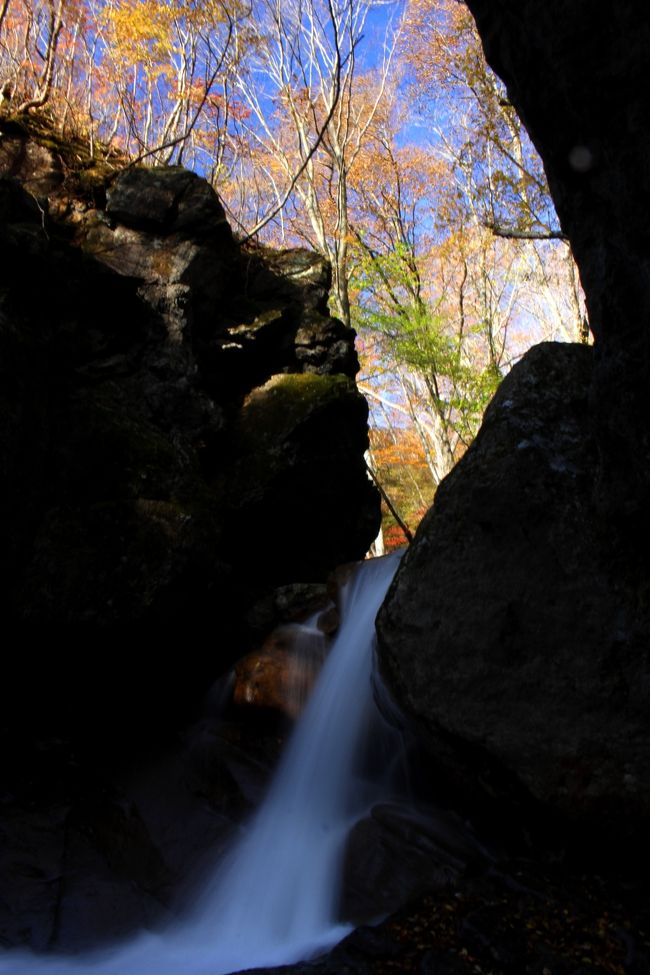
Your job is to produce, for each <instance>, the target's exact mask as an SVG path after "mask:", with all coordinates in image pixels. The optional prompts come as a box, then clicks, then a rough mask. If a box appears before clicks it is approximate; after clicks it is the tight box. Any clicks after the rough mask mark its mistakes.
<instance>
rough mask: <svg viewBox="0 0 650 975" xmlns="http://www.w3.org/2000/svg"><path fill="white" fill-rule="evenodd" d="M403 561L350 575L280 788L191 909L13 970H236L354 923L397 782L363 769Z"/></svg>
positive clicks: (293, 957) (324, 944)
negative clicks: (381, 648)
mask: <svg viewBox="0 0 650 975" xmlns="http://www.w3.org/2000/svg"><path fill="white" fill-rule="evenodd" d="M398 561H399V557H398V556H397V555H393V556H389V557H387V558H383V559H374V560H370V561H368V562H365V563H363V564H362V565H361V566H360V567H359V568H358V570H357V571H356V572H355V574H354V575H353V577H352V578H351V580H350V581H349V582H348V584H347V585H346V587H345V589H344V592H343V596H342V602H343V606H342V622H341V627H340V630H339V633H338V635H337V638H336V640H335V642H334V645H333V647H332V649H331V651H330V654H329V656H328V657H327V660H326V662H325V664H324V666H323V670H322V673H321V675H320V677H319V679H318V682H317V684H316V687H315V688H314V691H313V692H312V695H311V698H310V700H309V702H308V704H307V707H306V709H305V711H304V714H303V715H302V717H301V719H300V721H299V723H298V725H297V727H296V730H295V732H294V734H293V737H292V738H291V740H290V741H289V744H288V746H287V749H286V752H285V755H284V757H283V759H282V761H281V763H280V765H279V767H278V770H277V772H276V775H275V777H274V780H273V783H272V785H271V788H270V790H269V793H268V795H267V797H266V799H265V801H264V802H263V804H262V806H261V807H260V809H259V810H258V811H257V813H256V814H255V816H254V817H253V819H252V820H251V821H250V822H249V823H248V824H247V825H246V826H245V827H244V828H243V830H242V833H241V837H240V838H239V840H238V841H237V842H236V843H235V844H234V846H233V848H232V849H231V851H230V853H229V854H228V855H227V856H226V858H225V859H224V860H223V861H221V862H220V863H219V864H218V865H216V867H215V870H214V874H213V876H212V878H211V879H210V881H209V882H208V883H207V884H206V885H205V887H204V889H203V890H202V892H201V893H200V895H199V896H198V897H197V899H196V902H195V904H194V907H193V909H192V911H191V913H190V914H188V915H186V916H185V918H184V919H183V920H182V921H180V922H179V923H178V924H177V925H176V926H175V927H172V928H166V929H165V930H163V931H161V932H159V933H151V932H147V933H144V934H141V935H139V936H137V937H136V938H135V939H130V940H129V941H127V942H123V943H121V944H120V945H117V946H114V947H113V949H112V950H111V951H110V952H108V951H107V950H105V949H103V950H102V952H101V953H96V954H86V955H81V956H75V957H61V956H58V957H53V956H43V955H41V956H37V955H34V954H31V953H30V954H27V953H24V952H22V951H8V952H6V953H4V954H2V955H0V973H2V975H9V973H11V975H68V973H70V975H79V973H80V972H82V973H88V975H91V973H92V975H148V973H152V975H153V973H155V975H226V973H230V972H235V971H239V970H241V969H245V968H252V967H256V966H271V965H280V964H284V963H289V962H294V961H299V960H301V959H306V958H310V957H313V956H314V955H316V954H318V953H319V952H322V951H325V950H327V949H328V948H330V947H331V946H332V945H334V944H336V943H337V942H338V941H339V940H341V938H343V937H344V936H345V935H346V934H347V933H348V932H349V930H350V927H349V926H348V925H345V924H341V923H340V922H339V920H338V916H337V915H338V897H339V891H340V883H341V872H342V862H343V855H344V848H345V841H346V838H347V836H348V833H349V830H350V828H351V827H352V826H353V825H354V823H355V822H357V820H358V819H359V818H361V817H362V816H363V815H364V814H365V813H366V812H367V811H368V809H369V808H370V807H371V806H372V805H373V803H375V802H377V801H379V800H380V799H382V798H383V797H384V796H385V791H384V790H385V789H386V788H387V783H386V781H385V780H383V781H377V778H376V776H375V777H374V778H373V779H369V778H368V777H367V776H366V775H364V774H363V764H364V762H363V759H364V753H366V752H367V743H368V736H369V735H372V734H375V733H377V734H378V735H379V738H381V737H382V734H381V730H380V728H379V727H378V723H379V724H380V723H381V718H380V716H379V713H378V711H377V708H376V706H375V704H374V700H373V691H372V659H373V648H374V621H375V617H376V615H377V611H378V609H379V607H380V605H381V603H382V601H383V599H384V596H385V594H386V591H387V589H388V586H389V585H390V582H391V580H392V577H393V575H394V573H395V570H396V568H397V564H398ZM376 764H377V765H379V766H380V767H382V766H384V767H385V766H386V764H390V763H384V762H378V763H376ZM382 779H384V777H383V776H382Z"/></svg>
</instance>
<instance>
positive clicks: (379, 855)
mask: <svg viewBox="0 0 650 975" xmlns="http://www.w3.org/2000/svg"><path fill="white" fill-rule="evenodd" d="M481 859H483V857H482V855H481V854H480V853H479V849H478V846H477V844H476V841H475V840H474V838H473V837H472V835H471V833H470V831H469V830H468V829H467V828H466V827H463V826H462V824H461V823H460V822H459V821H458V820H457V819H456V817H455V816H454V815H453V814H451V813H448V812H443V811H442V810H427V811H426V812H425V811H424V809H420V810H417V809H416V808H413V807H409V806H407V805H399V804H397V803H395V804H385V805H380V806H375V807H374V808H373V810H372V812H371V814H370V815H369V816H368V817H366V818H365V819H362V820H360V821H359V822H358V823H357V824H356V825H355V826H354V827H353V829H352V831H351V833H350V836H349V838H348V841H347V852H346V862H345V869H344V873H343V883H342V890H343V898H342V903H341V907H340V913H341V917H342V918H343V919H344V920H351V921H352V922H353V923H356V924H359V923H364V922H369V921H372V920H376V919H377V918H379V917H381V916H382V915H386V914H390V913H392V912H394V911H396V910H397V909H398V908H399V907H401V906H402V905H403V904H405V903H407V902H408V901H409V900H411V899H412V898H413V897H414V896H415V895H416V894H417V893H420V892H422V891H424V890H433V889H435V888H442V889H445V888H453V887H455V886H457V884H458V882H459V879H460V877H462V876H463V874H464V873H465V872H466V871H467V870H468V868H470V866H471V865H473V864H474V863H475V862H477V861H479V860H481Z"/></svg>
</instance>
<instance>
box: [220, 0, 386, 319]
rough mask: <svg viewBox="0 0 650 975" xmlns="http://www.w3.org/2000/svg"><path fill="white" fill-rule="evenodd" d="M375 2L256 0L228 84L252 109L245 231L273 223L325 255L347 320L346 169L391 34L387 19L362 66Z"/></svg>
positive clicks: (370, 120) (372, 112)
mask: <svg viewBox="0 0 650 975" xmlns="http://www.w3.org/2000/svg"><path fill="white" fill-rule="evenodd" d="M373 6H374V4H373V3H372V0H282V2H279V0H257V2H256V4H255V7H254V15H255V16H254V22H255V25H256V26H255V30H256V38H257V43H256V44H255V45H253V47H254V54H253V56H252V57H251V58H250V59H249V61H248V62H247V64H246V65H242V70H241V71H240V72H239V73H238V75H237V79H236V83H235V87H236V91H237V93H238V95H239V97H240V98H241V100H242V102H244V103H245V104H246V106H247V107H248V109H249V114H248V115H247V116H246V118H244V119H241V120H240V121H239V124H238V126H236V128H238V130H239V132H240V134H241V137H242V140H243V141H245V142H247V144H248V146H249V147H250V153H249V165H250V167H251V168H254V169H255V170H256V171H257V173H258V178H260V179H261V183H258V186H257V189H258V194H257V196H256V199H255V201H254V203H253V208H252V210H250V209H249V213H248V214H247V213H246V212H242V211H241V210H240V215H239V217H238V219H239V221H240V223H241V224H242V225H243V226H246V228H247V230H248V233H249V234H251V235H252V234H257V233H259V232H260V231H262V230H263V228H265V227H267V226H268V225H269V223H270V222H271V221H275V224H274V228H275V232H276V235H277V234H278V232H279V234H280V235H281V237H282V238H283V239H284V240H294V241H295V240H301V241H303V242H304V243H306V244H308V245H309V246H311V247H313V248H314V249H316V250H318V251H319V252H320V253H322V254H323V255H325V256H326V257H328V259H329V260H330V263H331V266H332V273H333V286H332V304H333V309H334V312H335V314H336V315H337V316H338V317H339V318H341V319H342V321H344V322H345V323H346V324H349V323H350V320H351V312H350V299H349V273H350V272H349V244H350V200H349V174H350V171H351V169H352V168H353V167H354V165H355V161H356V159H357V157H358V155H359V153H360V152H361V149H362V147H363V145H364V142H365V140H366V139H367V137H368V133H369V132H370V130H371V129H372V126H373V124H374V123H375V120H376V118H377V115H378V113H379V112H380V111H381V106H382V101H383V99H384V96H385V93H386V86H387V83H388V78H389V73H390V70H391V64H392V59H393V55H394V50H395V44H396V40H397V36H398V25H392V24H389V25H388V27H387V28H386V29H385V30H384V31H383V33H382V36H381V42H380V48H379V55H378V58H377V64H376V65H375V67H374V68H373V69H372V71H370V72H368V71H366V72H365V73H363V72H362V71H361V68H360V66H359V51H360V49H361V45H362V42H363V40H364V32H365V31H366V29H367V26H368V17H369V14H370V12H371V11H372V9H373ZM369 75H371V76H372V78H371V79H370V77H369ZM242 158H243V154H242ZM260 198H262V199H263V200H264V205H262V206H260V205H259V200H260ZM249 207H250V201H249ZM251 216H253V218H254V219H252V220H251Z"/></svg>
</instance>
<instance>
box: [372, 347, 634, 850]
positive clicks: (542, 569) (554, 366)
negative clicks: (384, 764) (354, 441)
mask: <svg viewBox="0 0 650 975" xmlns="http://www.w3.org/2000/svg"><path fill="white" fill-rule="evenodd" d="M592 369H593V364H592V350H591V349H588V348H586V347H582V346H569V345H559V346H558V345H551V344H543V345H540V346H537V347H536V348H534V349H533V350H531V352H529V353H528V354H527V355H526V356H525V357H524V359H523V360H522V361H521V362H520V363H519V364H518V365H517V366H515V368H514V369H513V371H512V373H511V374H510V375H509V376H508V377H507V378H506V379H505V380H504V382H503V383H502V385H501V387H500V389H499V391H498V393H497V395H496V396H495V398H494V400H493V402H492V403H491V404H490V406H489V408H488V410H487V413H486V416H485V421H484V424H483V426H482V428H481V431H480V433H479V435H478V437H477V439H476V441H475V443H474V444H473V445H472V447H471V448H470V449H469V451H468V452H467V454H466V455H465V457H463V459H462V460H461V461H460V463H459V464H458V465H457V467H456V468H455V470H454V471H452V473H451V474H450V475H449V476H448V478H447V479H446V480H445V481H444V483H443V484H442V485H441V487H440V489H439V492H438V495H437V498H436V502H435V504H434V507H433V508H432V510H431V511H430V512H429V513H428V515H427V516H426V518H425V519H424V521H423V522H422V525H421V526H420V529H419V531H418V535H417V537H416V540H415V543H414V544H413V546H412V547H411V549H410V550H409V551H408V552H407V554H406V556H405V558H404V560H403V562H402V565H401V567H400V570H399V572H398V575H397V577H396V580H395V582H394V583H393V587H392V589H391V590H390V592H389V595H388V598H387V601H386V603H385V604H384V607H383V609H382V611H381V613H380V617H379V622H378V630H379V642H380V649H379V652H380V662H381V666H382V669H383V672H384V674H385V676H386V678H387V680H388V683H389V685H390V686H391V688H392V689H393V691H394V693H395V694H396V696H397V699H398V701H399V703H400V704H401V705H402V706H403V707H404V708H405V710H406V712H407V713H408V714H410V715H411V716H413V717H414V719H415V721H416V722H417V726H418V728H419V729H420V730H421V731H422V733H423V735H424V736H425V739H426V741H427V743H428V747H429V750H430V753H431V756H432V758H433V763H434V769H437V770H438V772H441V773H442V775H443V779H446V781H448V782H452V783H453V784H454V785H455V786H456V787H458V788H459V789H460V790H461V791H462V792H463V793H464V794H465V795H466V796H469V797H470V798H471V799H472V800H473V801H474V802H478V803H479V804H482V805H483V806H485V805H487V804H489V803H491V802H493V801H496V802H497V804H502V805H503V806H509V807H510V808H512V806H513V804H514V806H515V807H517V806H520V807H526V806H527V805H531V799H532V800H535V801H537V802H538V803H539V804H540V806H541V807H542V808H543V810H545V812H543V813H542V815H546V816H549V815H550V816H551V818H553V817H555V818H558V819H561V820H563V821H569V822H574V823H578V822H579V823H580V824H581V828H584V829H588V828H589V827H593V829H594V830H595V831H596V832H598V833H600V834H601V835H602V834H608V842H610V843H614V841H615V839H616V838H617V837H618V838H619V839H625V838H626V837H627V836H631V835H633V834H634V833H635V832H637V833H638V832H639V831H640V830H641V829H642V825H643V823H644V822H647V819H648V816H650V736H648V723H647V715H648V708H649V706H650V654H649V651H648V647H649V646H650V641H649V636H650V626H649V624H650V620H649V618H648V606H647V598H645V597H644V595H643V593H642V592H640V591H639V590H638V589H637V587H636V585H635V584H634V582H632V581H631V578H633V574H632V576H631V578H627V577H626V575H625V574H624V572H623V567H622V566H621V564H617V565H614V564H613V563H612V559H611V547H610V545H609V526H608V524H607V522H606V521H604V520H603V519H602V517H601V515H600V511H599V508H598V506H597V505H596V504H595V503H594V500H593V488H594V483H595V479H596V476H597V471H598V452H597V449H596V445H595V442H594V438H593V436H592V434H591V428H590V423H589V390H590V382H591V377H592ZM533 805H534V803H533ZM618 831H620V832H618Z"/></svg>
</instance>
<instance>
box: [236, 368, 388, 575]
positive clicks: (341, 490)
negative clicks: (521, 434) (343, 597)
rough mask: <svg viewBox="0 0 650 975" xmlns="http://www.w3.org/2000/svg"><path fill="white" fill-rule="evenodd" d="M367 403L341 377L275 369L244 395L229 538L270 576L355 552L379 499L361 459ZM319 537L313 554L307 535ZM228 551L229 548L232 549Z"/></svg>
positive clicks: (323, 567) (313, 570)
mask: <svg viewBox="0 0 650 975" xmlns="http://www.w3.org/2000/svg"><path fill="white" fill-rule="evenodd" d="M367 416H368V407H367V404H366V401H365V399H364V398H363V396H361V394H360V393H359V392H358V390H357V388H356V386H355V384H354V382H353V381H352V380H350V379H348V378H347V377H345V376H340V375H335V376H321V375H315V374H298V375H278V376H273V377H272V378H271V379H270V380H269V381H268V382H267V383H265V385H264V386H262V387H260V388H259V389H257V390H255V391H254V392H253V393H251V395H250V396H249V397H248V399H247V400H246V401H245V403H244V405H243V407H242V410H241V414H240V418H239V423H238V427H237V438H236V440H235V443H234V448H235V451H236V453H237V455H238V457H239V459H238V461H237V463H236V464H235V473H234V477H233V478H232V480H231V487H230V504H231V506H232V510H233V515H232V518H231V519H230V531H231V532H232V543H231V544H232V547H233V550H235V551H236V552H237V553H241V554H239V557H240V558H241V557H242V556H243V557H244V558H248V559H250V553H251V551H252V550H255V552H256V557H255V560H254V566H251V571H253V572H259V573H260V574H262V575H264V574H266V575H269V574H270V576H271V578H272V579H273V580H274V581H277V583H278V584H282V583H284V582H288V581H295V579H305V580H308V579H309V580H318V579H322V578H324V577H325V575H326V574H327V572H328V570H329V569H331V568H332V566H334V565H337V564H338V563H341V562H346V561H351V560H353V559H359V558H363V556H364V554H365V552H366V551H367V549H368V548H369V546H370V544H371V542H372V540H373V538H374V537H375V535H376V533H377V530H378V523H379V498H378V496H377V494H376V491H375V488H374V487H373V485H372V484H371V483H370V481H369V479H368V476H367V474H366V470H365V465H364V461H363V455H364V451H365V450H366V449H367V446H368V431H367ZM306 537H311V538H315V539H318V546H317V551H318V557H316V556H315V553H314V548H313V547H311V546H306V545H305V538H306ZM235 557H236V556H235Z"/></svg>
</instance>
